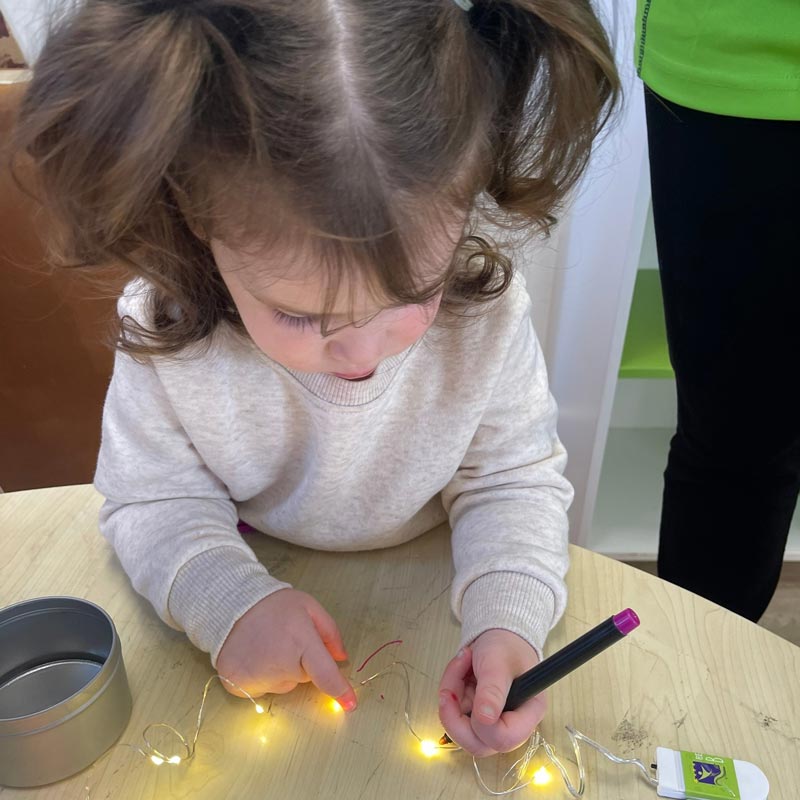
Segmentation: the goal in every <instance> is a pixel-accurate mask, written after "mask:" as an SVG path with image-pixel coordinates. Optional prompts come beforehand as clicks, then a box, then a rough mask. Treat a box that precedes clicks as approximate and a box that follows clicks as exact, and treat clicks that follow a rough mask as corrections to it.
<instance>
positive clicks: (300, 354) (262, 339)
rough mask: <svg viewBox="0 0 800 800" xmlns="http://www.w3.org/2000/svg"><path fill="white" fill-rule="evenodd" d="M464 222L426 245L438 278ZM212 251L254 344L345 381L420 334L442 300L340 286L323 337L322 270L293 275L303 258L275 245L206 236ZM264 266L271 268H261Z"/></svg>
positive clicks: (283, 360)
mask: <svg viewBox="0 0 800 800" xmlns="http://www.w3.org/2000/svg"><path fill="white" fill-rule="evenodd" d="M462 227H463V221H462V222H460V223H459V226H458V229H457V231H456V230H451V231H443V232H442V234H441V236H440V237H439V240H438V241H434V242H432V243H431V249H430V252H431V258H430V262H429V263H430V264H431V265H432V267H431V271H430V278H431V279H434V278H436V277H439V276H441V275H442V274H443V273H444V272H445V270H446V269H447V267H448V265H449V264H450V260H451V259H452V257H453V251H454V248H455V244H456V243H457V242H458V241H459V238H460V234H461V229H462ZM451 234H452V235H453V237H452V238H451ZM211 249H212V251H213V253H214V258H215V259H216V262H217V265H218V267H219V270H220V273H221V275H222V279H223V280H224V281H225V284H226V286H227V287H228V290H229V291H230V293H231V297H232V298H233V301H234V303H235V304H236V308H237V310H238V312H239V315H240V316H241V319H242V322H243V323H244V326H245V328H246V329H247V332H248V333H249V334H250V337H251V338H252V340H253V341H254V342H255V344H256V346H257V347H259V348H260V349H261V350H262V352H264V353H265V354H266V355H267V356H269V357H270V358H271V359H273V360H274V361H277V362H278V363H279V364H283V366H285V367H289V368H290V369H295V370H299V371H301V372H326V373H329V374H331V375H336V376H337V377H339V378H344V379H346V380H362V379H365V378H368V377H369V376H370V375H372V373H373V372H374V371H375V368H376V367H377V366H378V364H379V363H380V362H381V361H383V360H384V359H385V358H388V357H389V356H392V355H396V354H397V353H401V352H402V351H403V350H405V349H406V348H408V347H410V346H411V345H412V344H413V343H414V342H416V341H417V340H418V339H420V338H421V337H422V336H423V335H424V334H425V332H426V331H427V330H428V328H430V326H431V325H432V324H433V321H434V319H435V317H436V312H437V311H438V309H439V303H440V301H441V296H440V295H437V296H436V297H435V298H434V299H433V300H432V301H430V302H429V303H427V304H426V305H411V306H396V307H390V308H382V307H380V306H377V305H376V304H375V301H374V300H372V299H370V297H369V295H368V293H367V292H365V291H360V290H359V289H358V287H355V291H353V292H352V298H351V296H350V293H349V292H340V297H339V298H337V301H336V303H335V304H334V308H333V311H332V313H331V314H330V315H329V317H328V320H327V336H325V337H323V336H322V334H321V332H320V317H321V312H322V309H323V306H324V297H325V294H324V290H325V287H324V284H323V282H322V276H320V275H316V276H315V275H312V274H308V272H309V271H308V270H307V269H302V268H301V269H300V270H299V272H298V277H297V278H294V277H292V276H291V273H292V270H291V264H297V263H301V264H302V263H303V262H302V261H299V260H298V259H297V254H296V253H290V252H288V251H280V250H279V251H276V250H274V249H273V250H270V252H269V253H259V254H253V253H247V254H245V253H243V252H241V251H235V250H231V249H230V248H228V247H227V246H226V245H224V244H223V243H222V242H220V241H218V240H212V241H211ZM306 263H308V262H307V261H306ZM267 264H268V265H269V269H267V270H264V269H263V266H264V265H267ZM283 264H285V265H287V267H286V268H281V269H279V270H277V271H276V269H275V267H276V265H283ZM259 265H262V269H261V270H259ZM265 276H268V277H265ZM276 276H282V277H276Z"/></svg>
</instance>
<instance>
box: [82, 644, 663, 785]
mask: <svg viewBox="0 0 800 800" xmlns="http://www.w3.org/2000/svg"><path fill="white" fill-rule="evenodd" d="M394 643H395V642H391V643H389V644H394ZM384 646H385V645H384ZM381 649H383V648H382V647H381V648H378V650H381ZM377 652H378V651H375V653H373V656H374V655H376V653H377ZM370 658H372V656H370V657H369V658H368V659H367V661H369V660H370ZM367 661H365V662H364V664H362V665H361V667H359V670H358V671H359V672H360V671H361V669H363V667H364V666H365V665H366V663H367ZM396 667H399V671H398V670H396V669H395V668H396ZM409 668H410V669H413V667H412V666H411V665H410V664H409V663H408V662H406V661H400V660H394V661H392V662H391V663H390V664H389V665H388V666H386V667H384V668H383V669H380V670H378V671H377V672H375V673H374V674H372V675H370V676H369V677H368V678H363V679H362V680H360V681H358V683H359V685H360V686H366V685H367V684H368V683H371V682H372V681H374V680H377V679H378V678H381V677H383V676H385V675H388V674H395V675H399V676H400V677H401V678H402V679H403V683H404V684H405V690H406V692H405V702H404V705H403V717H404V720H405V724H406V727H407V728H408V730H409V732H410V733H411V735H412V736H413V737H414V738H415V739H416V740H417V741H418V742H420V743H421V744H422V743H423V742H424V741H426V740H423V738H422V737H421V736H420V735H419V734H418V733H417V731H416V730H415V728H414V725H413V723H412V721H411V677H410V675H409V673H408V670H409ZM215 680H219V681H220V683H226V684H227V685H228V686H231V687H233V688H234V689H236V690H237V691H238V692H241V693H242V694H243V695H244V696H245V697H246V698H247V699H248V700H249V701H250V702H251V703H252V704H253V706H254V707H255V709H256V711H257V712H258V713H259V714H261V713H264V709H263V708H262V707H261V706H260V705H259V704H258V703H257V702H256V701H255V699H254V698H253V696H252V695H250V694H249V693H248V692H247V691H245V690H244V689H242V687H241V686H238V685H237V684H235V683H234V682H233V681H232V680H229V679H228V678H225V677H223V676H222V675H212V676H211V677H210V678H209V679H208V680H207V681H206V683H205V686H204V687H203V697H202V699H201V701H200V708H199V709H198V712H197V722H196V723H195V727H194V732H193V734H192V736H191V737H190V738H187V737H186V736H184V735H183V734H182V733H181V732H180V731H179V730H177V728H175V727H173V726H172V725H169V724H168V723H166V722H152V723H150V724H149V725H148V726H147V727H146V728H145V729H144V730H143V731H142V739H143V740H144V746H143V747H142V746H139V745H133V744H124V745H123V746H124V747H130V748H132V749H133V750H136V751H137V752H138V753H140V754H141V755H142V756H144V757H145V758H147V759H148V760H150V761H151V762H153V763H154V764H156V765H157V766H160V765H161V764H181V763H183V762H186V761H191V760H192V759H193V758H194V757H195V753H196V751H197V738H198V736H199V735H200V730H201V728H202V726H203V715H204V713H205V707H206V700H207V699H208V692H209V689H210V688H211V684H212V683H213V682H214V681H215ZM271 707H272V702H270V708H271ZM268 710H269V709H268ZM155 730H166V731H168V732H169V733H171V734H172V735H173V736H174V737H175V738H176V739H177V740H178V742H179V743H180V746H181V747H182V748H183V755H182V756H180V755H177V754H173V755H167V754H165V753H164V752H162V751H161V750H160V749H159V748H157V747H156V746H155V745H154V744H153V743H152V741H151V740H150V737H151V734H152V732H153V731H155ZM566 730H567V734H568V735H569V739H570V743H571V744H572V750H573V752H574V754H575V763H576V765H577V768H578V779H577V784H578V785H577V787H576V786H575V784H574V783H573V781H572V778H570V775H569V773H568V772H567V769H566V767H565V766H564V764H563V763H562V762H561V760H560V759H559V758H558V756H557V755H556V751H555V748H554V747H553V746H552V745H551V744H549V742H547V741H546V740H545V739H544V738H543V737H542V735H541V734H540V733H539V731H534V733H533V735H532V736H531V738H530V739H529V740H528V743H527V745H526V746H525V751H524V753H523V754H522V755H521V756H520V757H519V758H518V759H517V760H516V761H515V762H514V763H513V764H512V765H511V766H510V767H509V768H508V769H507V770H506V772H505V774H504V775H503V776H502V778H501V779H500V785H501V786H503V785H504V784H506V783H508V781H509V780H512V779H513V781H514V782H513V784H512V785H511V786H509V787H506V788H500V789H492V788H491V787H489V786H488V785H487V784H486V781H485V780H484V778H483V776H482V775H481V770H480V767H479V766H478V759H476V758H475V757H473V759H472V766H473V769H474V771H475V778H476V780H477V782H478V785H479V786H480V788H481V789H482V790H483V791H484V792H485V793H486V794H488V795H490V796H492V797H501V796H504V795H509V794H514V793H515V792H518V791H520V790H521V789H524V788H526V787H527V786H530V785H531V784H534V783H535V778H534V777H530V778H528V779H527V780H526V777H525V776H526V774H527V773H528V768H529V766H530V763H531V761H532V760H533V759H534V758H535V756H536V755H537V753H539V751H540V750H543V751H544V753H545V755H546V756H547V759H548V760H549V761H550V763H551V764H552V765H553V766H554V767H555V768H556V769H557V770H558V772H559V774H560V775H561V778H562V780H563V781H564V785H565V787H566V788H567V791H568V792H569V793H570V794H571V795H572V797H583V793H584V791H585V789H586V769H585V766H584V763H583V756H582V752H581V746H580V744H581V742H583V743H584V744H586V745H588V746H589V747H593V748H594V749H595V750H597V751H598V752H599V753H600V754H601V755H602V756H604V757H605V758H607V759H608V760H609V761H611V762H613V763H614V764H632V765H633V766H635V767H637V768H638V769H639V770H640V771H641V773H642V777H643V778H644V780H646V781H647V782H648V783H649V784H650V785H651V786H658V781H657V780H656V779H655V778H654V777H653V775H652V773H651V771H650V770H649V769H648V768H647V767H646V766H645V765H644V763H642V761H640V760H639V759H638V758H622V757H620V756H617V755H615V754H614V753H612V752H610V751H609V750H608V749H607V748H605V747H603V745H601V744H599V743H598V742H596V741H594V739H590V738H589V737H588V736H586V734H584V733H581V732H580V731H578V730H575V728H573V727H572V726H570V725H567V726H566ZM431 745H432V746H431V750H432V751H433V752H435V751H450V752H455V751H458V750H461V747H459V746H458V745H457V744H455V743H451V744H438V743H431ZM429 754H430V753H429ZM86 789H87V797H88V789H89V787H88V785H87V787H86Z"/></svg>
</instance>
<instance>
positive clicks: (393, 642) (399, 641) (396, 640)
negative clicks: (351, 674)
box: [356, 639, 403, 672]
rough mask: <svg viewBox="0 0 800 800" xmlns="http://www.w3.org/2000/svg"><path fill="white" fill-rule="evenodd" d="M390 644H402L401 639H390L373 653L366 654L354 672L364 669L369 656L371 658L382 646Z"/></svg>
mask: <svg viewBox="0 0 800 800" xmlns="http://www.w3.org/2000/svg"><path fill="white" fill-rule="evenodd" d="M390 644H403V640H402V639H392V641H391V642H386V644H382V645H381V646H380V647H379V648H378V649H377V650H376V651H375V652H374V653H372V654H371V655H369V656H367V657H366V658H365V659H364V663H363V664H362V665H361V666H360V667H359V668H358V669H357V670H356V672H361V670H362V669H364V667H366V666H367V663H368V662H369V660H370V659H371V658H373V657H374V656H376V655H378V653H380V651H381V650H383V648H384V647H388V646H389V645H390Z"/></svg>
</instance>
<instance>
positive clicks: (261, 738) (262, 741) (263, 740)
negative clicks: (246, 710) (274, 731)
mask: <svg viewBox="0 0 800 800" xmlns="http://www.w3.org/2000/svg"><path fill="white" fill-rule="evenodd" d="M258 740H259V741H260V742H261V744H266V743H267V737H266V736H259V739H258Z"/></svg>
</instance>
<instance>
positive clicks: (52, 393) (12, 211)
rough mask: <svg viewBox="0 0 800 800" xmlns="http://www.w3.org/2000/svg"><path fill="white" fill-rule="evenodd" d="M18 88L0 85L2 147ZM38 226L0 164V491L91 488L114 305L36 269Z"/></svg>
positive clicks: (41, 226) (37, 216)
mask: <svg viewBox="0 0 800 800" xmlns="http://www.w3.org/2000/svg"><path fill="white" fill-rule="evenodd" d="M23 90H24V84H2V83H0V139H2V140H3V141H5V140H6V139H7V133H8V131H9V130H10V127H11V124H12V120H13V114H14V109H15V107H16V105H17V103H18V102H19V98H20V97H21V95H22V91H23ZM46 230H47V219H46V216H44V215H43V214H42V213H41V211H40V210H39V209H37V207H36V206H35V205H34V203H33V202H32V201H31V200H30V199H29V198H28V197H26V195H24V194H23V193H21V192H20V191H19V190H18V189H17V188H16V186H15V185H14V183H13V181H12V179H11V175H10V173H9V169H8V165H7V157H6V155H5V154H3V157H2V162H1V163H0V487H1V488H2V490H3V491H6V492H9V491H15V490H18V489H28V488H37V487H41V486H58V485H64V484H72V483H85V482H88V481H90V480H91V479H92V474H93V472H94V465H95V461H96V457H97V448H98V445H99V441H100V418H101V411H102V404H103V398H104V396H105V391H106V387H107V385H108V380H109V377H110V375H111V367H112V360H113V356H112V353H111V351H110V349H109V348H108V347H107V345H106V342H107V340H108V326H109V321H110V320H111V319H112V318H113V314H114V301H113V299H111V298H110V297H106V298H105V299H102V298H101V297H100V294H99V293H98V291H97V290H96V289H94V288H92V287H89V286H88V285H87V284H86V283H85V281H83V280H82V279H79V278H78V277H77V276H76V275H74V274H71V273H70V274H66V273H63V272H62V273H58V274H56V275H52V274H50V273H49V271H48V270H47V268H46V264H44V263H43V248H42V244H41V236H42V234H44V233H45V232H46Z"/></svg>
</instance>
